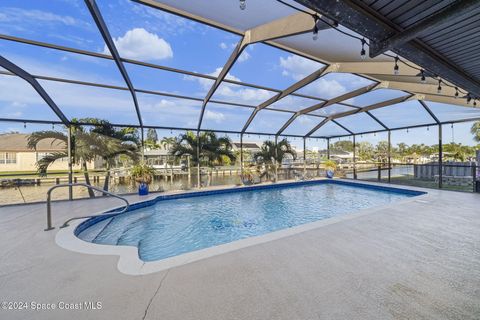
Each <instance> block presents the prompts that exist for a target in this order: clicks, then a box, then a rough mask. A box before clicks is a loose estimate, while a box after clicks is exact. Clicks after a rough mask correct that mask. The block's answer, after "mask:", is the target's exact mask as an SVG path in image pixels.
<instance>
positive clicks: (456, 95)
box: [455, 87, 458, 99]
mask: <svg viewBox="0 0 480 320" xmlns="http://www.w3.org/2000/svg"><path fill="white" fill-rule="evenodd" d="M457 98H458V88H457V87H455V99H457Z"/></svg>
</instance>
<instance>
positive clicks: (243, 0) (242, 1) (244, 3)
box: [240, 0, 247, 10]
mask: <svg viewBox="0 0 480 320" xmlns="http://www.w3.org/2000/svg"><path fill="white" fill-rule="evenodd" d="M246 8H247V1H246V0H240V9H241V10H245V9H246Z"/></svg>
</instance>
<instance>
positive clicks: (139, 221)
mask: <svg viewBox="0 0 480 320" xmlns="http://www.w3.org/2000/svg"><path fill="white" fill-rule="evenodd" d="M239 191H241V192H239ZM420 194H422V192H417V191H411V190H404V189H395V188H386V187H378V186H370V185H363V184H357V183H348V182H344V181H336V180H322V181H309V182H303V183H286V184H276V185H270V186H258V187H249V188H243V189H238V188H237V189H227V190H218V191H207V192H194V193H190V194H188V193H187V194H182V195H171V196H160V197H158V198H157V199H155V200H150V201H148V202H145V203H140V204H135V205H133V206H132V209H133V210H131V211H129V212H126V213H124V214H121V215H116V216H109V215H108V214H107V215H105V216H101V217H97V218H92V219H89V220H87V221H85V222H83V223H82V224H80V225H79V226H78V227H77V229H76V231H75V234H76V235H77V237H79V238H80V239H82V240H84V241H88V242H92V243H95V244H107V245H120V246H135V247H137V248H138V256H139V258H140V259H141V260H142V261H144V262H149V261H156V260H161V259H165V258H169V257H174V256H178V255H181V254H183V253H187V252H192V251H196V250H200V249H204V248H209V247H213V246H218V245H220V244H225V243H229V242H233V241H236V240H240V239H244V238H249V237H253V236H259V235H264V234H267V233H270V232H274V231H278V230H281V229H286V228H291V227H295V226H299V225H302V224H306V223H310V222H314V221H317V220H323V219H328V218H331V217H334V216H339V215H345V214H349V213H352V212H355V211H358V210H360V209H365V208H371V207H375V206H379V205H384V204H388V203H391V202H395V201H399V200H401V199H405V198H408V197H413V196H416V195H420Z"/></svg>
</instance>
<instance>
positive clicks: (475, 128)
mask: <svg viewBox="0 0 480 320" xmlns="http://www.w3.org/2000/svg"><path fill="white" fill-rule="evenodd" d="M470 133H471V134H473V140H475V141H476V142H480V121H476V122H475V123H474V124H473V125H472V127H471V128H470Z"/></svg>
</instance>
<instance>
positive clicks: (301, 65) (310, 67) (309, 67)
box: [280, 55, 322, 81]
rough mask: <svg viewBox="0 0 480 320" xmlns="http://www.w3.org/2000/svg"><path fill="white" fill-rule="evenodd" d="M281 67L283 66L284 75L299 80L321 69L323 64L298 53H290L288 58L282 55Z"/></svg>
mask: <svg viewBox="0 0 480 320" xmlns="http://www.w3.org/2000/svg"><path fill="white" fill-rule="evenodd" d="M280 67H282V68H283V70H282V75H284V76H289V77H292V78H293V79H294V80H296V81H298V80H301V79H302V78H305V77H306V76H308V75H309V74H311V73H312V72H314V71H316V70H318V69H320V68H321V67H322V64H321V63H319V62H316V61H313V60H310V59H307V58H303V57H300V56H297V55H290V56H288V57H287V58H283V57H280Z"/></svg>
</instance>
